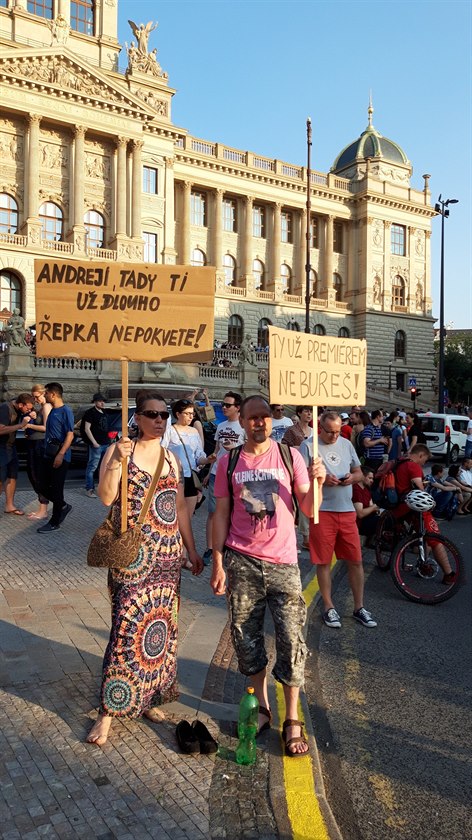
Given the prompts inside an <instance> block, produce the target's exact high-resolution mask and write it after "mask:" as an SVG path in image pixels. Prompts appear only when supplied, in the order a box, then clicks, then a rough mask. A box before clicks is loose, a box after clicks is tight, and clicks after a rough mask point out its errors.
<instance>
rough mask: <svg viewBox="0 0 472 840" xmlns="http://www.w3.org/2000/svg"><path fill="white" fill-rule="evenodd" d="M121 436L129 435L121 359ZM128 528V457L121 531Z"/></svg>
mask: <svg viewBox="0 0 472 840" xmlns="http://www.w3.org/2000/svg"><path fill="white" fill-rule="evenodd" d="M121 436H122V437H128V362H127V360H126V359H122V360H121ZM127 529H128V459H127V458H125V460H124V461H123V463H122V465H121V533H122V534H124V532H125V531H126V530H127Z"/></svg>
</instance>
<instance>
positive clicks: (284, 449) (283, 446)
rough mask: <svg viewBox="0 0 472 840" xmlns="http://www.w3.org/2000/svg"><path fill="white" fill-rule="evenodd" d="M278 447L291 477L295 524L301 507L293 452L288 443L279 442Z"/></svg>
mask: <svg viewBox="0 0 472 840" xmlns="http://www.w3.org/2000/svg"><path fill="white" fill-rule="evenodd" d="M277 446H278V447H279V453H280V457H281V458H282V461H283V462H284V466H285V468H286V470H287V472H288V474H289V476H290V485H291V488H292V511H293V518H294V520H295V522H298V512H299V505H298V501H297V497H296V495H295V487H294V470H293V457H292V450H291V449H290V446H289V445H288V443H282V442H279V441H277Z"/></svg>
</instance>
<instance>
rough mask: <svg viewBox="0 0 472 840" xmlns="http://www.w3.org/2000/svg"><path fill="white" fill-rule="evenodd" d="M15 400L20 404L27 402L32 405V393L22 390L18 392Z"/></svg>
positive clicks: (26, 403)
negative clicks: (20, 392)
mask: <svg viewBox="0 0 472 840" xmlns="http://www.w3.org/2000/svg"><path fill="white" fill-rule="evenodd" d="M15 402H16V403H18V404H21V405H28V403H30V404H31V405H34V397H33V395H32V394H27V393H26V391H23V393H22V394H18V396H17V398H16V400H15Z"/></svg>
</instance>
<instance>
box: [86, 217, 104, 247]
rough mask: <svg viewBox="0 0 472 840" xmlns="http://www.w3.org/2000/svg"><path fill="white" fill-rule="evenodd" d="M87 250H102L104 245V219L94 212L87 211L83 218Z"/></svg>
mask: <svg viewBox="0 0 472 840" xmlns="http://www.w3.org/2000/svg"><path fill="white" fill-rule="evenodd" d="M84 225H85V230H86V242H87V248H103V247H104V245H105V219H104V218H103V216H102V214H101V213H97V211H96V210H88V211H87V212H86V214H85V216H84Z"/></svg>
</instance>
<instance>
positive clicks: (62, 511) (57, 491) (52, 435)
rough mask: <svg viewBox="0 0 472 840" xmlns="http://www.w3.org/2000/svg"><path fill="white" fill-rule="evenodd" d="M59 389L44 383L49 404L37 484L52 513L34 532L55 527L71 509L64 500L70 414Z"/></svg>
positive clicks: (71, 429)
mask: <svg viewBox="0 0 472 840" xmlns="http://www.w3.org/2000/svg"><path fill="white" fill-rule="evenodd" d="M63 393H64V391H63V388H62V385H61V384H60V383H59V382H49V383H48V385H46V387H45V392H44V395H45V398H46V402H47V403H49V405H51V406H52V408H51V411H50V412H49V415H48V418H47V420H46V431H45V436H44V451H43V460H42V465H41V468H40V479H39V486H40V493H41V495H42V496H43V497H44V498H45V499H47V500H48V501H49V502H52V516H51V518H50V520H49V522H46V524H45V525H41V527H40V528H37V529H36V530H37V533H38V534H49V533H51V532H53V531H58V530H59V528H60V526H61V524H62V523H63V522H64V519H65V518H66V516H67V515H68V514H69V513H70V512H71V510H72V505H69V504H67V503H66V502H65V501H64V483H65V480H66V474H67V469H68V467H69V464H70V459H71V451H70V447H71V445H72V441H73V440H74V415H73V413H72V409H71V408H70V407H69V406H68V405H65V404H64V400H63V398H62V397H63Z"/></svg>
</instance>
